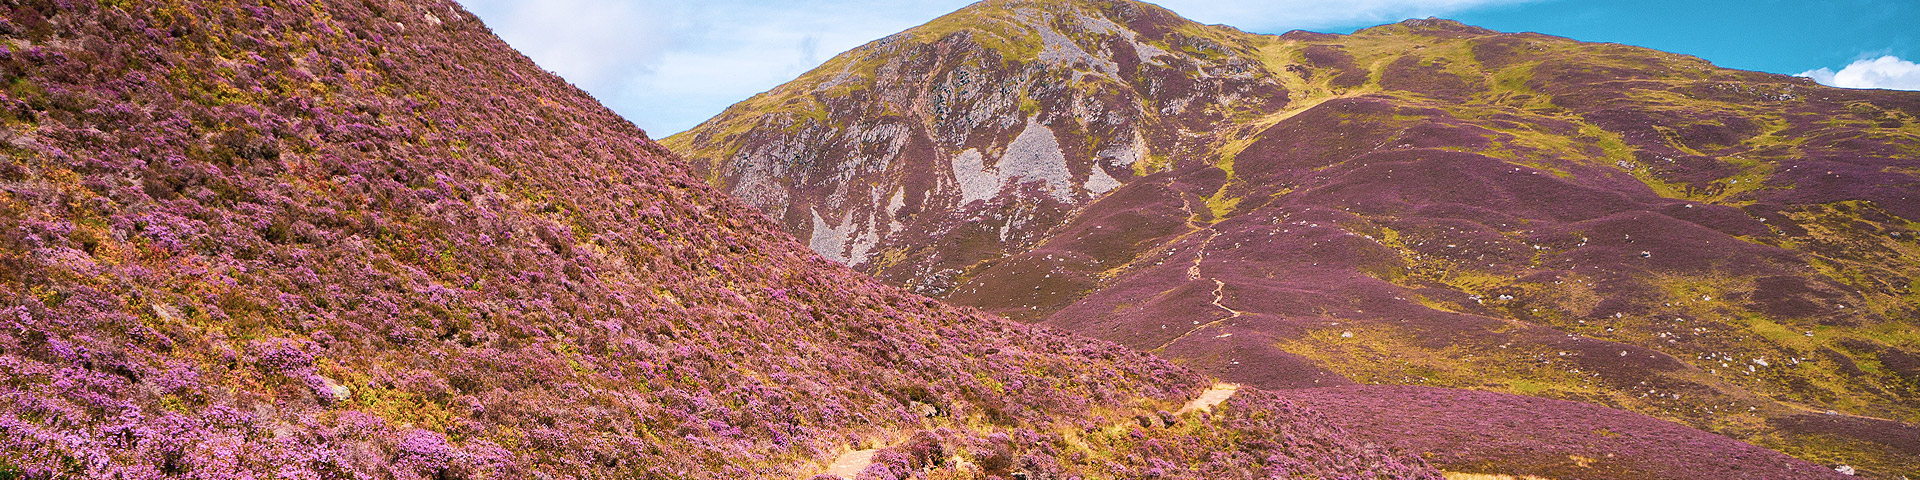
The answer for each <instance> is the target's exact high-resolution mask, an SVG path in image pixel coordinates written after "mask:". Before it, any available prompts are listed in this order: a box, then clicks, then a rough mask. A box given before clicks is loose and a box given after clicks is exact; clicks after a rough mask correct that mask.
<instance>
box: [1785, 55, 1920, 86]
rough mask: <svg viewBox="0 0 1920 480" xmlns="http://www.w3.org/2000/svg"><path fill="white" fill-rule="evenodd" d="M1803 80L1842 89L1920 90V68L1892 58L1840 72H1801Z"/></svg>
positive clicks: (1862, 62)
mask: <svg viewBox="0 0 1920 480" xmlns="http://www.w3.org/2000/svg"><path fill="white" fill-rule="evenodd" d="M1799 76H1802V77H1807V78H1811V79H1813V81H1816V82H1820V84H1821V85H1828V86H1834V87H1841V88H1884V89H1888V90H1920V64H1915V63H1913V62H1909V61H1906V60H1901V59H1900V57H1895V56H1892V55H1886V56H1882V57H1880V58H1874V59H1865V60H1859V61H1855V62H1853V64H1851V65H1847V66H1846V67H1845V68H1841V69H1840V71H1838V72H1835V71H1833V69H1830V68H1822V69H1819V70H1809V71H1805V72H1800V75H1799Z"/></svg>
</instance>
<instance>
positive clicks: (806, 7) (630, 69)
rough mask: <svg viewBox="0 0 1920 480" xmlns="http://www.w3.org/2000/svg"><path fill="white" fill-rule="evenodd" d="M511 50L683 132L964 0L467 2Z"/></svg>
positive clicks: (1342, 20) (1268, 15) (1323, 19)
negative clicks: (825, 62) (838, 55)
mask: <svg viewBox="0 0 1920 480" xmlns="http://www.w3.org/2000/svg"><path fill="white" fill-rule="evenodd" d="M459 1H460V2H461V4H463V5H465V6H466V8H467V9H468V10H471V11H472V12H473V13H474V14H476V15H479V16H480V18H481V19H483V20H485V21H486V22H487V24H488V26H490V27H491V28H493V30H494V32H495V33H497V34H499V35H500V36H501V38H504V39H506V41H507V43H509V44H511V45H513V46H514V48H517V49H519V50H520V51H521V52H524V53H526V54H527V56H529V57H532V58H533V60H534V61H535V62H538V63H539V64H540V65H541V66H542V67H544V68H546V69H548V70H552V71H554V72H555V73H558V74H560V76H562V77H564V78H566V79H567V80H568V81H571V82H573V83H575V84H577V85H579V86H580V87H581V88H584V89H586V90H587V91H588V92H590V93H592V94H593V95H594V96H595V97H596V98H598V99H600V101H601V102H602V103H605V104H606V105H607V106H608V107H610V108H612V109H613V110H614V111H616V112H619V113H620V114H621V115H623V116H626V117H627V118H628V119H629V120H632V121H633V122H634V123H636V124H639V125H640V127H641V128H644V129H646V130H647V131H648V132H649V133H651V134H653V135H655V136H664V135H666V134H670V133H674V132H678V131H681V130H685V129H687V128H691V127H693V126H694V125H695V124H697V123H699V122H701V121H703V120H706V119H707V118H708V117H711V116H713V115H716V114H718V113H720V111H721V110H723V109H725V108H726V107H727V106H728V105H732V104H733V103H735V102H739V101H741V100H745V99H746V98H747V97H750V96H752V95H753V94H755V93H759V92H763V91H766V90H769V89H772V88H773V87H775V86H778V85H780V84H781V83H784V82H786V81H788V80H791V79H793V78H794V77H797V76H799V75H800V74H801V73H805V72H806V71H807V70H809V69H811V68H813V67H814V66H816V65H819V64H820V63H821V62H823V61H825V60H826V59H827V58H830V57H832V56H833V55H835V54H837V53H838V52H843V51H846V50H849V49H852V48H853V47H856V46H859V45H861V44H864V43H866V42H868V41H872V40H874V39H878V38H880V37H884V36H887V35H890V34H893V33H896V32H899V31H902V30H906V29H908V28H912V27H913V26H915V25H919V24H921V23H925V22H927V21H929V20H932V19H934V18H935V17H938V16H940V15H943V14H946V13H948V12H951V11H954V10H958V9H960V8H961V7H964V6H966V5H968V4H970V3H972V2H971V1H968V0H789V1H782V2H772V1H762V0H707V1H698V2H686V1H678V0H459ZM1527 1H1530V0H1349V1H1345V2H1326V1H1323V0H1163V1H1159V2H1155V3H1158V4H1159V5H1161V6H1164V7H1167V8H1168V9H1170V10H1173V11H1175V12H1178V13H1180V14H1182V15H1187V16H1189V17H1190V18H1193V19H1195V20H1196V21H1200V22H1205V23H1224V24H1230V25H1234V26H1236V27H1240V28H1243V29H1246V30H1251V31H1259V32H1273V33H1278V32H1282V31H1286V30H1292V29H1328V28H1340V27H1349V26H1355V25H1364V24H1372V23H1385V22H1392V21H1398V20H1402V19H1406V18H1419V17H1426V16H1434V15H1442V16H1443V15H1447V14H1449V13H1452V12H1457V11H1460V10H1463V9H1467V8H1473V7H1480V6H1486V5H1492V4H1511V3H1524V2H1527Z"/></svg>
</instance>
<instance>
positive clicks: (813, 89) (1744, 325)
mask: <svg viewBox="0 0 1920 480" xmlns="http://www.w3.org/2000/svg"><path fill="white" fill-rule="evenodd" d="M665 143H666V144H667V145H669V146H671V147H672V148H674V149H675V150H676V151H678V152H680V153H682V154H684V155H686V156H688V157H689V158H692V159H693V160H694V162H693V163H694V164H695V165H696V166H698V167H702V168H705V169H706V173H707V177H708V179H709V181H711V182H714V183H715V184H716V185H719V186H721V187H723V188H725V189H728V190H729V191H732V192H736V193H737V194H738V195H740V196H741V197H743V199H745V200H746V201H748V202H751V203H753V204H755V205H756V206H759V207H761V208H762V209H763V210H765V211H767V212H768V214H769V216H770V217H772V218H773V219H775V220H776V221H778V222H781V224H782V225H783V226H784V227H786V228H787V229H788V230H789V231H791V232H794V233H795V234H796V235H798V236H802V237H807V238H811V240H812V242H811V246H812V247H813V248H815V249H816V250H820V251H821V252H822V253H823V254H824V255H826V256H828V257H830V258H834V259H837V260H843V261H845V262H846V263H848V264H850V265H854V266H856V267H857V268H858V269H861V270H863V271H867V272H870V273H872V274H874V275H876V276H879V277H881V278H883V279H885V280H886V281H888V282H891V283H894V284H897V285H901V286H904V287H906V288H910V289H912V290H915V291H917V292H921V293H925V294H928V295H931V296H934V297H936V298H942V299H945V300H947V301H950V302H953V303H956V304H960V305H971V306H977V307H980V308H982V309H985V310H988V311H991V312H994V313H999V314H1002V315H1005V316H1008V317H1011V318H1015V319H1019V320H1025V321H1030V322H1037V323H1043V324H1046V325H1050V326H1055V327H1060V328H1063V329H1066V330H1070V331H1074V332H1079V333H1083V334H1087V335H1091V336H1095V337H1099V338H1104V339H1108V340H1113V341H1116V342H1120V343H1122V344H1125V345H1128V346H1131V347H1134V348H1136V349H1139V350H1143V351H1150V352H1155V353H1157V354H1159V355H1162V356H1164V357H1167V358H1169V359H1171V360H1173V361H1175V362H1176V363H1180V364H1182V365H1185V366H1189V367H1192V368H1195V369H1197V370H1200V371H1202V372H1205V373H1208V374H1211V375H1214V376H1218V377H1220V378H1223V379H1226V380H1230V381H1235V382H1242V383H1247V384H1250V385H1256V386H1261V387H1265V388H1272V389H1289V388H1311V387H1323V386H1338V385H1351V384H1403V385H1426V386H1440V387H1453V388H1465V389H1475V390H1486V391H1496V392H1506V393H1514V394H1523V395H1531V396H1539V397H1547V398H1554V399H1565V400H1574V401H1580V402H1587V403H1590V404H1597V405H1603V406H1607V407H1614V408H1620V409H1626V410H1630V411H1634V412H1638V413H1642V414H1645V415H1649V416H1652V417H1655V418H1659V419H1664V420H1671V421H1677V422H1681V423H1685V424H1688V425H1691V426H1694V427H1698V428H1702V429H1707V430H1711V431H1714V432H1718V433H1721V434H1724V435H1727V436H1730V437H1733V438H1737V439H1741V440H1745V441H1749V442H1753V443H1756V444H1759V445H1763V446H1766V447H1769V448H1773V449H1776V450H1778V451H1781V452H1786V453H1790V454H1792V455H1795V456H1798V457H1800V458H1803V459H1807V460H1811V461H1815V462H1819V463H1823V464H1826V465H1829V466H1839V465H1850V466H1853V467H1856V468H1857V469H1858V470H1860V471H1862V472H1865V473H1868V474H1871V475H1877V476H1881V477H1885V478H1899V475H1900V474H1902V473H1906V472H1913V471H1920V445H1916V444H1915V443H1914V442H1913V441H1911V440H1908V439H1911V438H1920V427H1916V424H1920V362H1917V361H1916V358H1920V335H1916V333H1915V332H1920V292H1916V289H1917V288H1920V283H1916V282H1920V243H1916V242H1920V237H1916V235H1920V233H1916V232H1920V223H1916V222H1917V221H1920V94H1917V93H1912V92H1891V91H1859V90H1842V89H1834V88H1827V87H1822V86H1819V85H1816V84H1814V83H1813V82H1811V81H1809V80H1806V79H1797V78H1790V77H1785V76H1780V75H1770V74H1762V73H1755V72H1743V71H1735V70H1729V69H1722V68H1718V67H1715V66H1714V65H1712V64H1710V63H1708V62H1706V61H1704V60H1701V59H1698V58H1693V57H1688V56H1684V55H1675V54H1669V53H1664V52H1658V51H1653V50H1647V49H1641V48H1634V47H1628V46H1622V45H1609V44H1592V43H1582V42H1576V41H1572V40H1569V39H1565V38H1558V37H1552V36H1548V35H1541V34H1532V33H1502V32H1495V31H1490V30H1486V29H1481V28H1476V27H1471V26H1466V25H1461V24H1459V23H1457V22H1450V21H1445V20H1432V19H1429V20H1411V21H1407V22H1403V23H1399V24H1393V25H1384V26H1380V27H1376V28H1370V29H1365V30H1362V31H1359V32H1355V33H1354V34H1352V35H1329V34H1317V33H1310V32H1292V33H1288V34H1285V35H1277V36H1276V35H1255V34H1249V33H1246V32H1241V31H1238V30H1235V29H1233V28H1230V27H1224V26H1205V25H1199V24H1196V23H1193V22H1189V21H1186V20H1184V19H1181V18H1179V17H1177V16H1175V15H1174V14H1173V13H1171V12H1168V11H1166V10H1163V9H1159V8H1157V7H1154V6H1151V5H1147V4H1143V3H1138V2H1132V1H1125V0H1071V1H1070V0H996V1H989V2H982V3H979V4H976V5H974V6H971V7H968V8H966V9H963V10H961V11H959V12H956V13H954V14H951V15H949V16H946V17H943V18H941V19H939V20H936V21H934V22H932V23H929V24H927V25H924V26H921V27H918V28H915V29H912V30H909V31H906V32H903V33H901V34H898V35H894V36H890V37H887V38H885V39H882V40H880V41H876V42H874V43H871V44H868V45H866V46H863V47H860V48H858V49H855V50H853V51H850V52H847V53H845V54H843V55H841V56H839V57H837V58H835V59H834V60H832V61H829V62H828V63H827V64H826V65H825V66H823V67H821V68H820V69H819V70H815V71H813V72H810V73H808V74H806V75H804V76H802V77H801V78H799V79H796V80H795V81H794V82H792V83H789V84H787V85H784V86H781V87H779V88H777V89H774V90H773V91H770V92H767V93H766V94H763V95H761V96H758V97H755V98H753V99H750V100H748V101H746V102H743V103H741V104H740V105H737V106H735V107H734V108H733V109H730V110H728V111H727V112H725V113H723V114H721V115H720V116H718V117H716V118H714V119H712V120H710V121H709V122H707V123H705V124H703V125H701V126H700V127H698V128H695V129H693V130H691V131H689V132H686V133H684V134H680V135H676V136H674V137H672V138H669V139H667V140H665ZM1462 395H1463V401H1465V400H1464V399H1465V398H1477V397H1474V396H1473V395H1470V394H1462ZM1349 418H1361V419H1366V418H1379V419H1385V418H1392V417H1391V416H1386V415H1380V416H1369V415H1359V416H1355V417H1349ZM1390 427H1391V426H1390V425H1385V426H1382V430H1383V431H1390V430H1391V429H1390ZM1562 461H1565V459H1562ZM1576 463H1577V462H1576ZM1445 466H1448V465H1446V464H1443V467H1445ZM1540 471H1541V472H1543V473H1542V474H1543V475H1544V474H1546V473H1544V472H1548V471H1557V470H1552V469H1542V470H1540ZM1549 476H1551V475H1549Z"/></svg>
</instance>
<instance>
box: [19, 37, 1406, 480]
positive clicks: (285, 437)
mask: <svg viewBox="0 0 1920 480" xmlns="http://www.w3.org/2000/svg"><path fill="white" fill-rule="evenodd" d="M0 17H4V18H0V137H3V138H0V140H3V141H0V154H4V156H5V161H4V162H3V163H0V478H8V479H23V478H24V479H35V480H42V479H65V478H116V479H138V478H196V479H228V478H233V479H243V478H285V479H335V478H436V479H454V478H465V479H483V478H499V479H509V478H512V479H517V478H554V479H561V478H796V477H806V476H810V475H812V474H814V473H816V472H820V471H822V470H823V469H824V468H825V466H826V464H827V463H828V462H830V461H832V460H833V459H834V458H836V457H838V456H839V455H840V454H841V453H843V452H846V451H850V450H856V449H879V450H880V451H879V452H877V454H875V455H873V457H872V458H873V459H874V461H875V463H874V464H873V465H872V466H868V467H866V468H865V469H864V471H863V472H860V473H859V474H858V475H859V476H860V478H907V477H913V478H981V477H988V478H1007V477H1015V478H1018V477H1019V476H1024V477H1025V478H1072V477H1082V478H1101V477H1116V478H1147V477H1163V478H1270V477H1302V478H1427V479H1434V478H1438V473H1437V472H1435V471H1433V470H1431V469H1429V468H1428V467H1427V466H1425V465H1424V464H1423V463H1422V461H1421V460H1419V459H1418V458H1417V457H1411V456H1403V455H1400V454H1396V453H1393V452H1391V451H1388V450H1387V449H1384V448H1380V447H1377V446H1375V445H1371V444H1366V443H1363V442H1357V441H1353V440H1350V439H1347V438H1346V437H1345V436H1344V435H1343V434H1342V433H1341V432H1340V431H1339V430H1338V429H1337V428H1334V427H1333V426H1332V425H1333V424H1332V423H1330V422H1328V421H1326V420H1325V418H1324V417H1322V416H1320V415H1318V414H1315V413H1313V412H1310V411H1307V410H1304V409H1301V408H1297V407H1294V406H1292V404H1290V403H1288V402H1287V401H1284V400H1281V399H1279V398H1277V397H1275V396H1273V395H1271V394H1266V393H1261V392H1257V391H1248V392H1244V393H1242V394H1240V395H1236V396H1235V397H1233V398H1232V399H1231V400H1230V401H1228V402H1227V403H1225V404H1224V405H1222V406H1220V407H1219V408H1217V409H1214V410H1212V411H1211V412H1195V413H1186V414H1182V415H1174V414H1172V413H1167V412H1171V411H1174V410H1176V409H1178V406H1179V405H1181V404H1183V403H1185V402H1187V401H1188V400H1190V399H1191V397H1193V396H1194V395H1197V394H1199V393H1200V392H1201V391H1202V390H1203V389H1204V388H1205V387H1206V386H1207V385H1209V384H1210V382H1209V381H1208V380H1207V379H1204V378H1202V377H1200V376H1198V375H1195V374H1193V373H1191V372H1189V371H1187V370H1185V369H1183V368H1180V367H1177V366H1174V365H1172V364H1169V363H1167V362H1163V361H1160V360H1157V359H1154V358H1152V357H1149V356H1146V355H1143V354H1140V353H1134V352H1133V351H1131V350H1128V349H1126V348H1124V347H1121V346H1117V345H1114V344H1110V343H1105V342H1100V341H1094V340H1086V339H1082V338H1079V337H1072V336H1068V335H1064V334H1059V333H1055V332H1052V331H1049V330H1047V329H1044V328H1039V327H1029V326H1026V325H1023V324H1019V323H1014V322H1011V321H1007V320H1004V319H1001V318H999V317H995V316H987V315H982V314H977V313H971V312H969V311H963V310H959V309H955V308H952V307H947V306H944V305H941V304H938V303H935V302H933V301H930V300H928V299H925V298H922V297H918V296H914V295H910V294H907V293H903V292H901V291H899V290H896V289H894V288H891V287H886V286H882V285H880V284H879V283H877V282H875V281H873V280H871V279H868V278H866V277H863V276H860V275H858V274H855V273H853V272H852V271H850V270H847V269H846V268H844V267H840V266H837V265H834V264H831V263H829V262H827V261H825V260H822V259H820V258H819V257H818V256H816V255H814V254H813V253H812V252H809V251H807V249H806V248H805V246H804V245H801V244H799V243H797V242H794V241H793V240H791V239H790V237H788V236H786V235H785V234H784V233H781V232H780V231H779V230H778V229H776V228H775V227H774V226H772V225H771V224H769V223H768V222H766V221H764V220H763V219H762V218H761V217H760V216H759V215H758V214H756V213H755V212H754V211H753V210H751V209H749V208H748V207H745V206H743V205H742V204H740V203H737V202H735V201H732V200H729V199H728V198H726V197H725V196H724V195H723V194H722V193H720V192H718V191H716V190H714V189H712V188H710V187H707V186H706V185H705V184H703V183H701V182H700V181H699V180H697V179H695V178H693V177H691V176H689V175H688V174H687V173H686V172H685V171H684V168H683V167H681V166H680V165H678V164H677V163H675V162H674V161H672V160H671V159H670V157H669V156H668V155H667V153H666V152H665V151H664V150H663V149H661V148H660V146H658V145H657V144H654V143H653V142H651V141H649V140H647V139H646V135H645V134H644V133H643V132H641V131H639V130H638V129H636V128H634V127H633V126H632V125H630V124H628V123H627V122H625V121H623V120H621V119H619V118H617V117H615V116H614V115H613V114H611V113H610V112H608V111H607V110H606V109H605V108H602V107H601V106H599V105H598V104H596V103H595V102H594V101H593V100H592V99H591V98H589V97H588V96H587V95H585V94H584V93H582V92H580V91H579V90H577V89H575V88H573V87H572V86H570V85H568V84H566V83H565V82H563V81H561V80H560V79H558V78H557V77H555V76H553V75H551V74H548V73H546V72H543V71H541V70H540V69H539V68H537V67H535V66H534V65H533V64H532V63H531V62H529V61H528V60H527V59H526V58H524V57H522V56H521V55H519V54H518V53H516V52H514V51H512V50H511V49H509V48H507V46H506V45H505V44H503V43H502V42H501V41H499V40H498V39H497V38H495V37H494V36H493V35H492V34H491V33H489V32H488V30H487V29H486V28H485V27H484V26H482V25H481V24H480V23H479V22H478V21H477V20H476V19H475V18H474V17H473V16H471V15H469V14H467V13H466V12H465V11H463V10H461V9H460V8H459V7H458V6H456V5H454V4H453V3H452V2H451V1H446V0H421V1H415V2H400V1H387V0H330V1H321V0H212V1H186V0H99V1H95V0H10V1H5V2H0Z"/></svg>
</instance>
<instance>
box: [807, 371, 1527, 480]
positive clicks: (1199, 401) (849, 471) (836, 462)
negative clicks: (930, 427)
mask: <svg viewBox="0 0 1920 480" xmlns="http://www.w3.org/2000/svg"><path fill="white" fill-rule="evenodd" d="M1239 391H1240V385H1239V384H1236V383H1215V384H1213V386H1212V387H1208V388H1207V391H1204V392H1200V396H1198V397H1194V398H1193V400H1191V401H1188V402H1187V404H1186V405H1185V406H1182V407H1180V411H1179V412H1178V413H1176V415H1178V414H1185V413H1187V412H1195V411H1199V412H1211V411H1213V407H1217V406H1220V404H1221V403H1226V401H1227V399H1229V398H1233V394H1234V393H1236V392H1239ZM881 448H887V447H881ZM879 452H880V449H879V448H870V449H866V450H854V451H851V452H847V453H843V454H840V456H839V457H838V458H835V459H833V464H831V465H827V470H826V471H824V472H820V474H821V475H833V476H837V477H840V478H844V479H849V480H851V479H852V478H853V477H854V476H855V475H859V474H860V472H861V471H862V470H866V469H867V467H869V466H872V465H873V456H874V454H877V453H879ZM1449 480H1452V479H1451V477H1449ZM1472 480H1477V479H1472ZM1502 480H1504V479H1502ZM1522 480H1532V479H1522ZM1542 480H1544V479H1542Z"/></svg>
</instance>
